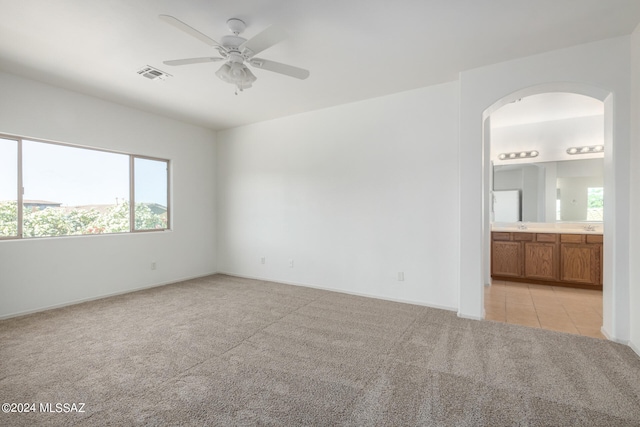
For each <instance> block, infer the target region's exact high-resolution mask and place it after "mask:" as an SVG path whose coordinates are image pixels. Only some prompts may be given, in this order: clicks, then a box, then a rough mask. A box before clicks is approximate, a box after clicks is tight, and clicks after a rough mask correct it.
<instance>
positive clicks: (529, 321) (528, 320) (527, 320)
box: [507, 316, 540, 328]
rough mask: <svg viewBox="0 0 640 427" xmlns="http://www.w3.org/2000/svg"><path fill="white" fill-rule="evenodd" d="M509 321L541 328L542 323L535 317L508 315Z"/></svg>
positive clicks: (514, 323)
mask: <svg viewBox="0 0 640 427" xmlns="http://www.w3.org/2000/svg"><path fill="white" fill-rule="evenodd" d="M507 323H511V324H513V325H522V326H529V327H531V328H539V327H540V323H539V322H538V319H537V318H535V317H526V316H524V317H507Z"/></svg>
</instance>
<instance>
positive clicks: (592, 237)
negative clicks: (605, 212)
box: [587, 234, 602, 243]
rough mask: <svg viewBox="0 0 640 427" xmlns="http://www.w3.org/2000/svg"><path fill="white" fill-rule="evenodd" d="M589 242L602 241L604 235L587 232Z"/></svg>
mask: <svg viewBox="0 0 640 427" xmlns="http://www.w3.org/2000/svg"><path fill="white" fill-rule="evenodd" d="M587 243H602V235H600V234H587Z"/></svg>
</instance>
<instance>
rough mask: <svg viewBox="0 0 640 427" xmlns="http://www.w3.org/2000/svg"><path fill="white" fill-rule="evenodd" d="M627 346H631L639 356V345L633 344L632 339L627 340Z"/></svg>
mask: <svg viewBox="0 0 640 427" xmlns="http://www.w3.org/2000/svg"><path fill="white" fill-rule="evenodd" d="M629 347H631V350H633V351H635V352H636V354H637V355H638V357H640V347H638V346H637V345H635V343H633V342H632V341H629Z"/></svg>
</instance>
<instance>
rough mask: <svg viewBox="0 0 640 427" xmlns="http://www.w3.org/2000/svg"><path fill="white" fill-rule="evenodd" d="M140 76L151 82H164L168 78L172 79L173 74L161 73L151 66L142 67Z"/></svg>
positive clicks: (139, 72)
mask: <svg viewBox="0 0 640 427" xmlns="http://www.w3.org/2000/svg"><path fill="white" fill-rule="evenodd" d="M138 74H140V75H141V76H142V77H146V78H148V79H149V80H164V79H166V78H167V77H171V74H168V73H165V72H164V71H160V70H158V69H157V68H153V67H152V66H150V65H147V66H145V67H142V68H141V69H140V70H138Z"/></svg>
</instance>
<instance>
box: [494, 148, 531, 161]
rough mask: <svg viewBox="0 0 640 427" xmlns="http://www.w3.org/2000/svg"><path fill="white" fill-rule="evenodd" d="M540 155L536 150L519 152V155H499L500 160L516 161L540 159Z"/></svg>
mask: <svg viewBox="0 0 640 427" xmlns="http://www.w3.org/2000/svg"><path fill="white" fill-rule="evenodd" d="M538 154H540V153H538V152H537V151H536V150H532V151H519V152H517V153H501V154H500V155H498V158H499V159H500V160H515V159H527V158H531V157H538Z"/></svg>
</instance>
